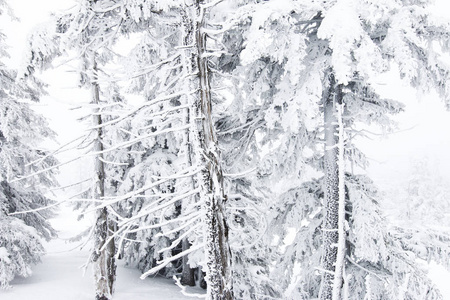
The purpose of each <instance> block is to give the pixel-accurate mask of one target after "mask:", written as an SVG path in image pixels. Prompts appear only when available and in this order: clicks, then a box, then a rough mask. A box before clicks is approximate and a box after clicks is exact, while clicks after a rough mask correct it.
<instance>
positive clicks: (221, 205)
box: [182, 0, 233, 300]
mask: <svg viewBox="0 0 450 300" xmlns="http://www.w3.org/2000/svg"><path fill="white" fill-rule="evenodd" d="M203 4H204V3H203V1H201V0H194V1H193V6H192V7H188V8H186V10H187V11H186V12H185V13H184V14H183V16H182V18H183V27H184V28H183V30H184V40H183V43H184V46H185V48H186V52H185V54H184V57H185V59H186V61H185V65H186V67H187V69H188V70H189V73H190V74H189V75H190V76H189V77H188V78H190V79H188V80H189V81H190V83H189V87H190V88H189V90H190V91H193V90H194V91H198V92H197V93H196V94H195V96H194V97H192V105H193V110H192V112H191V118H190V119H191V121H192V122H193V126H192V130H193V141H192V143H193V151H194V153H195V162H196V164H197V165H198V167H199V169H200V170H201V171H200V174H199V175H198V177H197V178H196V184H197V185H198V186H199V187H200V189H201V191H200V199H201V201H202V203H204V209H205V212H206V216H205V226H206V228H205V234H206V236H205V242H206V246H205V247H206V249H205V252H206V278H205V279H206V283H207V286H208V288H207V294H208V298H209V299H212V300H230V299H233V292H232V279H231V251H230V248H229V245H228V226H227V224H226V221H225V201H226V197H225V195H224V188H223V174H222V169H221V166H220V161H219V157H218V155H219V149H218V144H217V138H216V135H215V128H214V123H213V120H212V110H211V89H210V81H209V80H210V79H209V74H208V59H207V56H206V53H207V52H206V34H205V33H203V32H202V28H203V26H204V21H205V19H204V18H205V11H204V8H202V7H201V6H202V5H203ZM194 74H195V75H194Z"/></svg>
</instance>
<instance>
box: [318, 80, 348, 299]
mask: <svg viewBox="0 0 450 300" xmlns="http://www.w3.org/2000/svg"><path fill="white" fill-rule="evenodd" d="M342 100H343V92H342V85H341V84H337V83H336V80H335V78H334V75H333V73H332V72H330V74H329V86H328V87H327V85H326V84H325V92H324V94H323V108H324V126H325V157H324V166H325V183H324V184H325V200H324V219H323V224H322V231H323V252H322V269H323V270H322V272H323V274H322V282H321V287H320V293H319V298H320V299H321V300H340V297H341V289H342V284H343V271H344V270H343V266H344V258H345V257H344V256H343V255H342V254H343V253H345V233H344V228H343V225H344V221H345V220H344V219H345V203H344V202H345V199H344V198H345V191H344V186H343V184H344V183H343V179H344V177H343V171H344V169H343V153H340V150H341V151H343V147H339V145H341V146H342V142H343V141H341V140H340V131H339V124H341V125H342V119H340V120H338V115H337V114H338V110H337V106H338V105H341V104H342ZM339 121H341V122H340V123H339ZM341 129H342V128H341ZM339 164H341V167H340V166H339ZM340 173H342V174H340ZM341 190H342V191H341ZM341 198H342V199H341ZM342 212H344V213H342Z"/></svg>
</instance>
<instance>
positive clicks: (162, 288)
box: [0, 207, 204, 300]
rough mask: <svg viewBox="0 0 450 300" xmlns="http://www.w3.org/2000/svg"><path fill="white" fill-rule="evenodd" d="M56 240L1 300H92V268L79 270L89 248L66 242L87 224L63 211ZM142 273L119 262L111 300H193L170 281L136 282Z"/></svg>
mask: <svg viewBox="0 0 450 300" xmlns="http://www.w3.org/2000/svg"><path fill="white" fill-rule="evenodd" d="M51 222H52V225H53V226H54V227H55V229H57V230H58V234H59V237H58V238H57V239H55V240H52V241H50V242H49V243H46V245H45V247H46V251H47V254H46V255H45V256H44V257H43V258H42V263H40V264H38V265H36V266H35V267H34V268H33V274H32V275H31V276H30V277H27V278H22V277H16V278H15V279H14V280H13V281H12V282H11V285H12V288H10V289H8V290H0V299H2V300H28V299H33V300H61V299H64V300H92V299H94V297H95V293H94V285H93V275H92V268H91V267H88V268H87V271H86V273H85V274H84V276H83V273H84V272H83V268H82V266H83V265H84V264H85V263H86V261H87V258H88V255H89V246H86V247H84V248H83V249H81V250H80V247H79V246H80V242H73V243H71V242H68V239H70V238H71V237H73V236H74V235H76V234H77V233H79V232H80V231H82V230H84V229H85V228H87V227H88V226H89V224H88V221H87V220H86V221H82V222H78V221H77V220H76V213H74V212H73V211H72V210H71V208H69V207H62V208H61V210H60V213H59V215H58V216H57V217H56V218H55V219H53V220H51ZM140 275H141V272H140V271H139V270H137V269H135V268H132V267H126V266H124V263H123V261H120V260H119V261H118V267H117V282H116V288H115V294H114V296H113V299H114V300H129V299H133V300H141V299H142V300H143V299H152V300H171V299H177V300H178V299H180V300H182V299H193V298H192V297H188V296H184V295H183V294H182V293H181V290H180V288H179V287H177V286H176V285H175V283H174V281H173V280H171V279H166V278H161V277H154V278H150V277H149V278H147V279H145V280H141V279H139V276H140ZM187 292H190V293H196V294H199V293H201V294H203V293H204V291H203V290H201V289H199V288H187ZM197 299H198V298H197Z"/></svg>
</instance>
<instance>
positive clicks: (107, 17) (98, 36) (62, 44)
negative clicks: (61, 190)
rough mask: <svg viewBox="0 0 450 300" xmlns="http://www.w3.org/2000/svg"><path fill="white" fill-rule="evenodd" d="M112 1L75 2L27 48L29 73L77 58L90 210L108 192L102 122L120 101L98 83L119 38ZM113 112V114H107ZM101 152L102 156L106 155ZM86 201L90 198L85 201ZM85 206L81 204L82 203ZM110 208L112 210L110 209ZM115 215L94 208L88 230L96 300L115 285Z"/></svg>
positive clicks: (113, 90) (110, 87)
mask: <svg viewBox="0 0 450 300" xmlns="http://www.w3.org/2000/svg"><path fill="white" fill-rule="evenodd" d="M117 8H118V6H117V4H116V3H115V2H114V1H90V0H87V1H80V2H79V3H78V5H77V6H75V7H74V8H72V10H70V11H68V12H66V13H65V14H62V15H57V16H54V19H53V20H52V21H51V22H50V23H49V24H47V26H44V27H42V28H40V29H39V30H36V31H35V32H34V33H33V35H32V37H31V39H30V46H29V65H28V70H27V72H28V73H32V72H33V71H34V69H36V68H39V69H45V68H48V67H51V63H52V61H53V60H54V59H55V58H56V57H57V56H61V55H63V54H64V55H66V57H67V56H69V57H70V56H72V57H74V58H75V59H76V58H78V61H79V62H80V68H79V70H77V72H79V75H80V82H79V84H80V86H84V87H87V88H89V89H90V91H91V93H90V104H89V105H90V106H91V107H92V115H91V118H92V122H91V125H90V128H91V130H90V132H89V133H88V134H87V135H86V137H85V139H84V143H83V144H82V145H80V146H79V147H81V148H88V149H89V153H87V155H90V156H93V161H92V165H93V166H92V174H93V176H92V178H93V179H92V186H91V188H90V189H89V190H88V191H86V192H85V196H86V197H87V200H86V203H88V204H90V206H92V205H93V204H98V202H99V201H102V200H104V199H105V198H106V197H107V196H111V195H108V192H109V191H110V190H111V189H110V186H108V182H109V181H108V178H106V172H107V169H108V168H110V167H109V164H112V165H115V164H114V159H113V160H112V161H111V162H109V161H107V160H105V157H106V156H107V154H108V150H107V149H106V147H105V144H107V143H108V142H109V141H107V135H106V134H105V132H106V130H108V129H110V130H111V131H114V130H115V129H114V128H112V129H111V128H108V129H105V128H104V126H103V124H104V123H105V122H106V121H108V118H109V116H110V115H111V114H112V115H114V110H117V109H121V108H122V103H121V101H120V100H121V98H120V96H119V95H118V93H117V89H116V88H115V87H114V85H113V84H108V82H107V84H102V78H104V77H105V76H107V74H106V75H105V72H104V71H103V68H105V65H106V64H108V63H109V62H111V61H112V59H113V58H114V53H113V52H112V51H111V47H112V45H113V44H114V42H115V40H116V39H117V37H118V34H117V33H118V31H119V29H120V26H121V23H122V20H123V18H122V16H121V15H120V14H119V12H118V10H117ZM111 110H112V111H111ZM105 153H106V154H105ZM88 199H90V200H93V202H92V201H88ZM82 206H84V205H82ZM111 210H112V208H111ZM114 218H115V217H114V216H113V214H112V213H111V212H110V210H109V209H108V208H107V207H106V206H101V205H100V206H99V207H98V209H96V221H95V225H94V230H93V239H94V246H93V250H92V254H91V258H90V260H91V262H92V263H93V265H94V281H95V291H96V299H111V297H112V294H113V291H114V288H113V287H114V281H115V269H116V265H115V253H116V250H115V241H114V239H113V238H112V236H113V233H114V230H115V229H114V228H115V219H114Z"/></svg>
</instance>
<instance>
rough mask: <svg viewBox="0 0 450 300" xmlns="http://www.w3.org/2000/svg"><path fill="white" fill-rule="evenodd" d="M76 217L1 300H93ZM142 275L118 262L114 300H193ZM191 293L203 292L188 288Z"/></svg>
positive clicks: (63, 218) (445, 277) (440, 274)
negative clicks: (141, 276) (84, 271)
mask: <svg viewBox="0 0 450 300" xmlns="http://www.w3.org/2000/svg"><path fill="white" fill-rule="evenodd" d="M76 218H77V214H76V212H73V211H72V209H71V208H70V207H65V206H63V207H61V209H60V211H59V212H58V215H57V216H56V217H55V218H53V219H52V220H51V223H52V225H53V227H54V228H55V229H56V230H57V231H58V238H57V239H54V240H52V241H50V242H49V243H45V247H46V251H47V254H46V255H45V256H44V257H43V258H42V263H40V264H38V265H36V266H34V268H33V274H32V276H30V277H27V278H21V277H18V278H16V279H14V280H13V281H12V282H11V285H12V288H10V289H8V290H6V291H4V290H0V299H1V300H28V299H33V300H60V299H64V300H91V299H93V298H94V286H93V280H92V269H91V267H88V268H87V271H86V274H84V276H83V268H82V266H83V265H84V264H85V263H86V260H87V258H88V255H89V247H88V246H86V247H84V248H83V249H82V250H80V242H69V239H71V238H73V237H74V236H76V235H77V234H79V233H80V232H82V231H83V230H84V229H86V228H87V227H88V226H89V221H88V220H84V221H83V220H82V221H77V220H76ZM140 275H141V273H140V272H139V270H137V269H135V268H130V267H126V266H124V263H123V261H119V263H118V268H117V282H116V289H115V294H114V300H129V299H133V300H143V299H149V296H151V299H152V300H171V299H173V300H175V299H180V300H182V299H195V298H192V297H188V296H184V295H183V294H182V293H181V290H180V288H178V287H177V286H176V285H175V284H174V282H173V280H170V279H166V278H160V277H155V278H147V279H145V280H141V279H139V276H140ZM429 276H430V278H431V279H432V280H433V281H434V283H435V284H436V285H437V286H438V287H439V289H440V290H441V292H442V294H443V296H444V299H446V300H450V285H449V284H448V282H449V279H450V272H448V271H446V270H445V269H444V268H443V267H441V266H438V265H436V264H433V263H432V264H431V265H430V272H429ZM188 292H191V293H204V291H203V290H200V289H196V288H189V289H188Z"/></svg>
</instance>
